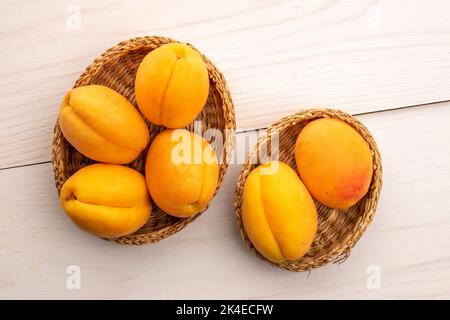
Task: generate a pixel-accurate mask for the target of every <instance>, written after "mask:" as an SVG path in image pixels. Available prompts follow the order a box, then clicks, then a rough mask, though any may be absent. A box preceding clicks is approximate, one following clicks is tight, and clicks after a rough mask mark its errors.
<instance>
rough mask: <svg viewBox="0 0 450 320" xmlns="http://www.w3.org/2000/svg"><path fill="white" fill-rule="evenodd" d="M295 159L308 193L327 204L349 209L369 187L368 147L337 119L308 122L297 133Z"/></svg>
mask: <svg viewBox="0 0 450 320" xmlns="http://www.w3.org/2000/svg"><path fill="white" fill-rule="evenodd" d="M295 159H296V162H297V168H298V171H299V173H300V178H301V179H302V181H303V182H304V183H305V185H306V187H307V188H308V190H309V192H311V194H312V196H313V197H314V198H315V199H317V200H318V201H319V202H321V203H323V204H324V205H326V206H328V207H331V208H337V209H344V208H349V207H351V206H353V205H354V204H355V203H356V202H358V201H359V200H360V199H361V198H362V197H363V196H364V195H365V194H366V193H367V190H368V189H369V186H370V182H371V180H372V173H373V164H372V155H371V152H370V149H369V146H368V144H367V142H366V141H365V140H364V139H363V138H362V137H361V135H360V134H359V133H358V132H357V131H356V130H355V129H353V128H352V127H351V126H350V125H349V124H347V123H345V122H343V121H341V120H337V119H329V118H321V119H318V120H314V121H312V122H310V123H308V124H307V125H306V126H305V127H304V128H303V130H302V131H300V134H299V135H298V138H297V142H296V145H295Z"/></svg>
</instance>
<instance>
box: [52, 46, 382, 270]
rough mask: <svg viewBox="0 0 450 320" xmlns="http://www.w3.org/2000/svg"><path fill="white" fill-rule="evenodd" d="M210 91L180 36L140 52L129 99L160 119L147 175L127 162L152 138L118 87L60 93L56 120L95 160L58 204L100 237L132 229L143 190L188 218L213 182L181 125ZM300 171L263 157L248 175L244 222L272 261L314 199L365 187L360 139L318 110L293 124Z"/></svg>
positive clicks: (282, 254)
mask: <svg viewBox="0 0 450 320" xmlns="http://www.w3.org/2000/svg"><path fill="white" fill-rule="evenodd" d="M208 92H209V77H208V71H207V68H206V65H205V63H204V61H203V60H202V58H201V56H200V55H199V54H198V53H197V52H196V51H195V50H193V49H192V48H190V47H189V46H187V45H185V44H181V43H171V44H167V45H163V46H161V47H159V48H157V49H155V50H153V51H151V52H150V53H149V54H147V55H146V56H145V57H144V59H143V60H142V62H141V63H140V65H139V68H138V70H137V73H136V79H135V96H136V102H137V105H138V107H139V110H140V111H141V113H142V115H143V116H144V117H145V118H146V119H147V120H148V121H150V122H151V123H153V124H156V125H161V126H164V127H165V128H167V129H166V130H164V131H162V132H160V133H159V134H158V135H157V136H156V137H155V138H154V139H153V140H152V141H151V144H150V147H149V149H148V153H147V155H146V160H145V176H144V175H142V174H141V173H139V172H137V171H135V170H133V169H131V168H129V167H127V166H125V164H127V163H130V162H131V161H133V160H135V159H136V158H137V157H138V156H139V155H140V154H141V152H143V151H144V150H145V148H146V147H147V145H148V144H149V143H150V141H149V140H150V138H149V131H148V127H147V125H146V123H145V120H144V118H143V117H142V116H141V113H139V111H138V110H137V109H136V108H134V106H133V105H132V104H131V102H129V101H128V100H127V99H126V98H125V97H124V96H122V95H121V94H119V93H118V92H116V91H114V90H112V89H110V88H107V87H105V86H100V85H89V86H82V87H77V88H74V89H72V90H71V91H70V92H69V93H68V94H67V95H66V96H65V98H64V100H63V103H62V105H61V109H60V113H59V118H58V119H59V120H58V121H59V126H60V128H61V131H62V133H63V135H64V137H65V138H66V140H67V141H68V142H69V143H70V144H71V145H72V146H73V147H74V148H76V149H77V150H78V151H79V152H80V153H81V154H83V155H84V156H86V157H88V158H90V159H92V160H95V161H97V162H98V163H96V164H92V165H89V166H86V167H84V168H82V169H80V170H79V171H77V172H76V173H75V174H74V175H72V176H71V177H70V178H69V179H67V181H66V182H65V183H64V185H63V187H62V190H61V193H60V200H61V205H62V207H63V209H64V210H65V212H66V213H67V214H68V216H69V217H70V218H71V219H72V221H73V222H74V223H75V224H76V225H78V226H79V227H80V228H81V229H83V230H85V231H88V232H90V233H93V234H95V235H97V236H100V237H105V238H109V237H120V236H124V235H127V234H131V233H133V232H135V231H136V230H138V229H139V228H141V227H142V226H143V225H145V223H146V222H147V221H148V219H149V217H150V215H151V211H152V205H151V199H152V200H153V201H154V203H155V204H156V205H157V206H158V207H159V208H160V209H161V210H163V211H164V212H166V213H167V214H169V215H173V216H176V217H181V218H187V217H192V216H194V215H196V214H198V213H199V212H201V211H203V210H204V209H205V208H206V207H207V205H208V203H209V201H210V200H211V199H212V197H213V195H214V192H215V190H216V188H217V184H218V176H219V166H218V159H217V156H216V153H215V151H214V148H213V147H212V146H211V145H210V144H209V143H208V142H207V141H206V140H205V139H203V138H202V137H201V136H199V135H197V134H195V133H192V132H189V131H187V130H185V129H182V128H183V127H185V126H186V125H188V124H189V123H191V122H192V121H193V120H194V119H195V118H196V117H197V116H198V115H199V113H200V112H201V110H202V109H203V107H204V105H205V103H206V100H207V97H208ZM292 156H293V157H295V161H296V164H297V168H298V169H297V170H298V173H297V172H296V171H295V170H294V169H293V168H291V167H290V166H289V165H287V164H285V163H283V162H279V161H269V162H267V163H265V164H262V165H260V166H258V167H256V168H255V169H254V170H252V171H251V172H250V174H249V175H248V177H247V179H246V181H245V184H244V189H243V198H242V221H243V226H244V228H245V231H246V233H247V235H248V237H249V239H250V241H251V242H252V243H253V245H254V247H255V248H256V249H257V250H258V251H259V252H260V253H261V254H262V255H263V256H264V257H265V258H267V259H268V260H270V261H273V262H282V261H293V260H298V259H300V258H301V257H302V256H303V255H305V254H306V252H307V251H308V250H309V248H310V247H311V244H312V241H313V239H314V236H315V234H316V231H317V227H318V217H317V208H316V204H315V202H314V200H313V199H315V200H317V201H318V202H320V203H322V204H324V205H325V206H328V207H331V208H336V209H345V208H349V207H351V206H353V205H354V204H355V203H357V202H358V201H359V200H360V199H361V198H362V197H363V196H364V195H365V194H366V193H367V191H368V189H369V186H370V183H371V179H372V173H373V163H372V155H371V151H370V148H369V146H368V144H367V142H366V141H365V140H364V138H363V137H362V136H361V135H360V134H359V133H358V132H357V131H356V130H355V129H354V128H353V127H352V126H350V125H349V124H347V123H346V122H344V121H341V120H338V119H331V118H320V119H316V120H313V121H311V122H309V123H308V124H307V125H306V126H305V127H304V128H303V129H302V130H301V131H300V133H299V135H298V137H297V140H296V144H295V151H294V154H293V155H292Z"/></svg>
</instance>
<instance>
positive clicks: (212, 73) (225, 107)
mask: <svg viewBox="0 0 450 320" xmlns="http://www.w3.org/2000/svg"><path fill="white" fill-rule="evenodd" d="M174 42H176V43H178V42H179V41H177V40H174V39H171V38H168V37H161V36H143V37H135V38H131V39H128V40H125V41H121V42H119V43H118V44H116V45H114V46H112V47H110V48H109V49H107V50H106V51H105V52H104V53H102V54H101V55H100V56H99V57H97V58H96V59H94V60H93V61H92V62H91V63H90V64H89V65H88V67H87V68H86V69H85V71H84V72H83V73H82V74H81V75H80V77H79V78H78V79H77V80H76V82H75V84H74V86H73V88H76V87H79V86H82V85H87V84H90V81H91V80H92V79H93V78H94V77H95V76H96V75H97V74H98V73H99V72H101V70H102V68H104V66H105V65H107V64H108V63H111V62H113V61H114V60H119V59H120V58H121V57H123V56H125V55H127V54H128V53H129V52H131V51H134V50H139V49H149V51H151V50H154V49H155V48H157V47H159V46H161V45H164V44H167V43H174ZM186 44H187V45H189V46H190V47H191V48H193V49H194V50H196V51H197V52H198V53H199V54H200V56H201V57H202V59H203V60H204V62H205V64H206V66H207V69H208V75H209V79H210V92H211V86H214V89H215V90H216V91H217V92H218V95H219V97H217V98H218V99H220V101H221V114H220V116H221V117H223V119H224V123H225V128H223V129H222V128H221V131H222V134H223V135H224V136H223V142H224V143H223V145H222V150H221V151H222V155H223V156H222V159H223V161H221V162H220V163H219V179H218V184H217V187H216V190H215V193H214V196H213V198H212V199H211V200H210V202H209V203H208V206H207V207H206V208H205V209H204V210H202V211H201V212H199V213H198V214H196V215H194V216H193V217H189V218H182V219H179V220H177V221H176V222H175V223H173V224H169V225H167V226H165V227H163V228H161V229H158V230H155V231H152V232H147V233H141V234H135V233H133V234H130V235H127V236H122V237H118V238H108V239H105V240H108V241H112V242H116V243H120V244H129V245H141V244H146V243H155V242H158V241H160V240H162V239H165V238H167V237H169V236H171V235H173V234H175V233H177V232H178V231H180V230H182V229H183V228H185V227H186V226H187V225H188V224H189V223H191V222H192V221H194V220H195V219H197V218H198V217H199V216H200V215H201V214H202V213H204V212H205V211H206V210H207V209H208V207H209V205H210V204H211V202H212V200H213V199H214V197H215V195H216V194H217V192H218V190H219V189H220V187H221V186H222V183H223V179H224V176H225V174H226V172H227V169H228V162H229V159H230V156H231V153H232V150H233V147H234V141H235V131H236V122H235V113H234V105H233V101H232V98H231V93H230V90H229V88H228V85H227V82H226V80H225V77H224V76H223V74H222V73H221V72H220V71H219V70H218V69H217V67H216V66H215V65H214V64H213V63H212V62H211V61H210V60H209V59H208V58H207V57H206V56H205V55H204V54H203V53H202V52H200V51H199V50H198V49H196V48H195V47H194V46H193V45H191V44H190V43H186ZM132 90H133V92H134V88H133V89H132ZM216 96H217V94H216ZM216 96H215V98H216ZM135 107H136V108H137V106H136V105H135ZM206 122H207V121H206ZM62 139H64V140H65V138H64V136H63V135H62V132H61V129H60V128H59V125H58V118H57V119H56V123H55V126H54V131H53V140H52V165H53V173H54V178H55V185H56V189H57V191H58V196H59V193H60V191H61V187H62V185H63V183H64V182H65V180H66V179H67V178H68V177H65V175H64V169H65V166H66V163H65V161H64V155H63V153H64V152H63V150H62V147H61V145H62V143H63V141H64V140H62ZM150 143H151V142H150ZM150 143H149V144H150Z"/></svg>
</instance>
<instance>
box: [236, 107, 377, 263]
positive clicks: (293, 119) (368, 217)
mask: <svg viewBox="0 0 450 320" xmlns="http://www.w3.org/2000/svg"><path fill="white" fill-rule="evenodd" d="M319 118H335V119H339V120H342V121H344V122H346V123H348V124H350V125H351V126H352V127H353V128H354V129H356V131H357V132H358V133H359V134H360V135H361V136H362V137H363V138H364V140H365V141H366V142H367V143H368V145H369V148H370V150H371V154H372V161H373V175H372V181H371V184H370V187H369V190H368V193H367V194H366V196H365V197H364V198H363V199H365V198H366V197H367V199H366V200H365V204H364V207H363V209H364V212H363V213H362V218H361V219H359V223H357V224H355V226H354V227H353V229H352V231H351V234H350V235H348V236H347V237H346V239H345V241H341V242H340V243H338V245H337V246H335V247H334V248H333V249H332V250H329V252H325V255H324V256H322V257H320V258H318V259H316V258H308V259H305V257H302V258H300V259H299V260H296V261H284V262H281V263H275V262H272V261H270V260H268V259H266V258H265V257H264V256H262V255H261V254H260V253H259V252H258V251H257V250H256V248H255V247H254V246H253V244H252V243H251V241H250V240H249V238H248V237H247V234H246V232H245V229H244V227H243V222H242V208H241V203H242V195H243V189H244V184H245V181H246V180H247V177H248V175H249V174H250V172H251V171H252V170H253V168H254V167H256V166H257V165H259V164H260V162H259V161H258V160H257V157H258V153H259V150H260V148H261V147H263V146H266V144H267V143H268V142H270V138H271V136H272V133H273V132H279V134H280V136H281V134H282V132H283V131H284V130H286V129H287V128H290V127H292V126H296V125H299V123H300V122H305V123H308V122H310V121H312V120H315V119H319ZM295 138H296V137H295ZM294 141H295V140H294ZM280 145H281V144H280ZM292 156H294V155H292ZM381 186H382V163H381V155H380V151H379V149H378V146H377V144H376V142H375V140H374V138H373V136H372V135H371V133H370V132H369V130H368V129H367V128H366V127H365V126H364V125H363V124H362V123H361V122H360V121H359V120H358V119H356V118H354V117H353V116H351V115H350V114H348V113H346V112H344V111H340V110H335V109H307V110H304V111H300V112H297V113H295V114H292V115H289V116H286V117H283V118H281V119H280V120H278V121H276V122H275V123H273V124H272V125H270V126H269V127H268V128H267V129H266V135H265V136H263V137H261V138H259V139H258V141H257V143H256V145H255V147H254V148H253V149H252V150H251V151H250V152H249V153H248V156H247V158H246V160H245V163H244V165H243V166H242V169H241V172H240V174H239V178H238V181H237V183H236V191H235V194H234V215H235V219H236V224H237V227H238V229H239V233H240V236H241V239H242V241H243V242H244V243H245V244H246V246H247V247H248V248H249V249H250V250H251V251H252V252H253V253H254V254H255V255H256V256H257V257H259V258H260V259H262V260H264V261H266V262H268V263H269V264H271V265H272V266H275V267H278V268H281V269H284V270H288V271H293V272H301V271H311V270H312V269H314V268H318V267H321V266H323V265H326V264H328V263H330V262H333V263H341V262H343V261H345V260H346V259H347V258H348V257H349V255H350V251H351V249H352V248H353V247H354V246H355V244H356V243H357V242H358V240H359V239H360V238H361V236H362V235H363V234H364V232H365V231H366V229H367V227H368V226H369V224H370V223H371V222H372V220H373V217H374V215H375V211H376V208H377V205H378V201H379V197H380V191H381ZM363 199H362V200H360V201H359V202H358V203H360V202H361V201H363ZM358 203H356V204H355V205H354V206H357V205H358ZM352 208H353V207H352ZM328 209H329V210H334V211H335V212H338V211H337V209H331V208H328ZM316 235H317V234H316Z"/></svg>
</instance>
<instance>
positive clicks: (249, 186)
mask: <svg viewBox="0 0 450 320" xmlns="http://www.w3.org/2000/svg"><path fill="white" fill-rule="evenodd" d="M242 220H243V224H244V228H245V231H246V233H247V236H248V238H249V239H250V241H251V242H252V243H253V246H254V247H255V248H256V249H257V250H258V251H259V252H260V253H261V254H262V255H263V256H264V257H266V258H267V259H268V260H270V261H273V262H282V261H287V260H288V261H292V260H298V259H300V258H301V257H302V256H303V255H305V254H306V252H308V250H309V248H310V246H311V244H312V241H313V239H314V236H315V234H316V230H317V211H316V206H315V204H314V201H313V199H312V198H311V196H310V195H309V192H308V190H307V189H306V188H305V186H304V185H303V183H302V182H301V181H300V178H299V177H298V176H297V173H296V172H295V171H294V170H293V169H292V168H291V167H290V166H288V165H287V164H285V163H283V162H278V161H270V162H268V163H266V164H264V165H261V166H258V167H257V168H256V169H254V170H253V171H252V172H251V173H250V174H249V175H248V177H247V180H246V182H245V184H244V192H243V199H242Z"/></svg>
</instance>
